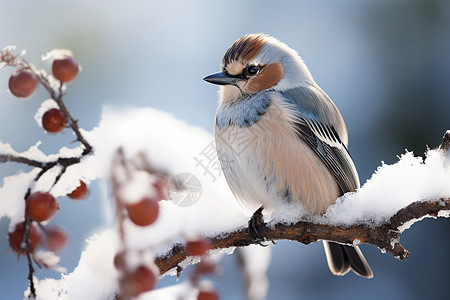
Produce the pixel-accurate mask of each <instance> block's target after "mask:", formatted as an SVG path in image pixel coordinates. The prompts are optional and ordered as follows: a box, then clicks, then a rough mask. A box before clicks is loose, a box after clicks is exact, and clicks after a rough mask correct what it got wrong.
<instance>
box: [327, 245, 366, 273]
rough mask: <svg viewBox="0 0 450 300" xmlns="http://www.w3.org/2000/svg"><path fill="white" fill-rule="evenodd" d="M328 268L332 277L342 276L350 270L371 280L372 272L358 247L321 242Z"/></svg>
mask: <svg viewBox="0 0 450 300" xmlns="http://www.w3.org/2000/svg"><path fill="white" fill-rule="evenodd" d="M323 247H324V248H325V254H326V255H327V262H328V267H329V268H330V271H331V273H333V274H334V275H339V276H343V275H345V274H347V272H348V271H349V270H350V269H351V270H352V271H353V272H355V274H357V275H359V276H362V277H366V278H372V277H373V272H372V269H371V268H370V266H369V264H368V263H367V260H366V259H365V257H364V255H363V254H362V252H361V250H360V249H359V247H358V246H347V245H341V244H337V243H333V242H329V241H323Z"/></svg>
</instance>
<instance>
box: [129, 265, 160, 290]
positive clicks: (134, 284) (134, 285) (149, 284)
mask: <svg viewBox="0 0 450 300" xmlns="http://www.w3.org/2000/svg"><path fill="white" fill-rule="evenodd" d="M129 279H130V280H129V281H128V282H127V285H128V287H127V289H128V290H129V291H130V293H131V294H132V295H133V296H134V297H137V296H138V295H140V294H142V293H145V292H148V291H151V290H152V289H153V288H154V287H155V284H156V276H155V273H153V271H152V270H150V268H148V267H146V266H144V265H141V266H139V267H137V268H136V270H135V271H134V272H133V273H132V274H131V276H130V278H129Z"/></svg>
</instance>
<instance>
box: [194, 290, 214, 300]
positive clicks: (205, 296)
mask: <svg viewBox="0 0 450 300" xmlns="http://www.w3.org/2000/svg"><path fill="white" fill-rule="evenodd" d="M197 300H219V295H217V293H216V291H213V290H212V291H200V292H199V293H198V296H197Z"/></svg>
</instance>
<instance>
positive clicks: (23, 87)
mask: <svg viewBox="0 0 450 300" xmlns="http://www.w3.org/2000/svg"><path fill="white" fill-rule="evenodd" d="M38 84H39V79H38V77H37V75H36V74H34V73H33V72H31V71H30V70H28V69H17V70H15V71H14V72H13V73H12V74H11V77H9V82H8V86H9V90H10V91H11V93H12V94H13V95H14V96H16V97H19V98H26V97H30V96H31V95H32V94H33V93H34V92H35V91H36V89H37V87H38Z"/></svg>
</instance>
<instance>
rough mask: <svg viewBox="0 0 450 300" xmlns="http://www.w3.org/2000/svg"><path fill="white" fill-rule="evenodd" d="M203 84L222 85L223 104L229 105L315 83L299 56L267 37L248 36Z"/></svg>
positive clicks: (235, 45)
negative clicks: (256, 96)
mask: <svg viewBox="0 0 450 300" xmlns="http://www.w3.org/2000/svg"><path fill="white" fill-rule="evenodd" d="M204 80H205V81H207V82H210V83H213V84H218V85H221V86H222V89H221V103H228V104H230V103H234V102H237V101H239V100H242V99H244V98H246V97H247V96H249V95H252V94H255V93H258V92H260V91H264V90H279V91H283V90H287V89H290V88H294V87H297V86H299V85H302V84H312V83H314V80H313V78H312V76H311V73H310V72H309V71H308V68H307V67H306V65H305V64H304V62H303V60H302V59H301V58H300V56H299V55H298V54H297V52H296V51H295V50H293V49H291V48H289V47H288V46H287V45H286V44H284V43H282V42H280V41H278V40H277V39H276V38H274V37H271V36H268V35H265V34H248V35H245V36H243V37H241V38H240V39H238V40H237V41H235V42H234V43H233V44H232V45H231V47H230V48H229V49H228V50H227V52H226V53H225V55H224V57H223V59H222V65H221V71H220V72H218V73H215V74H211V75H209V76H207V77H205V78H204Z"/></svg>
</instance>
